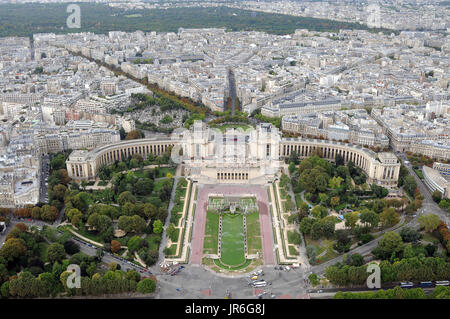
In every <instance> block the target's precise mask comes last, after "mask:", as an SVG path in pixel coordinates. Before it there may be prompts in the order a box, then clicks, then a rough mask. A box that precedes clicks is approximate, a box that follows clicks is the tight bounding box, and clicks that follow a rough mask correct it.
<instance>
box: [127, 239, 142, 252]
mask: <svg viewBox="0 0 450 319" xmlns="http://www.w3.org/2000/svg"><path fill="white" fill-rule="evenodd" d="M142 240H143V239H142V238H141V237H139V236H133V237H131V238H130V239H129V240H128V242H127V247H128V249H129V250H130V251H131V252H135V251H136V250H138V249H139V247H140V245H141V243H142Z"/></svg>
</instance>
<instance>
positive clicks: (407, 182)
mask: <svg viewBox="0 0 450 319" xmlns="http://www.w3.org/2000/svg"><path fill="white" fill-rule="evenodd" d="M416 188H417V182H416V180H415V179H414V177H413V176H411V175H408V176H406V177H405V178H403V189H404V190H405V191H406V192H407V193H408V194H409V195H411V196H414V191H415V190H416Z"/></svg>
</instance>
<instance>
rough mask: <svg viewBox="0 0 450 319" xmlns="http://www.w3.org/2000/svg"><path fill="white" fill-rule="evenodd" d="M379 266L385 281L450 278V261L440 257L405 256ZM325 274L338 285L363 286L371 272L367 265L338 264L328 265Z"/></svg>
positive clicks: (382, 278)
mask: <svg viewBox="0 0 450 319" xmlns="http://www.w3.org/2000/svg"><path fill="white" fill-rule="evenodd" d="M379 266H380V269H381V281H382V282H384V283H390V282H400V281H413V282H418V281H429V280H431V281H434V280H447V279H448V278H450V277H449V276H450V263H447V262H446V261H445V259H444V258H440V257H412V258H404V259H401V260H399V261H396V262H394V263H391V262H389V261H387V260H385V261H382V262H381V263H380V265H379ZM325 276H326V278H327V279H328V280H329V281H330V283H332V284H333V285H336V286H340V287H344V286H362V285H364V284H365V283H366V280H367V277H368V276H369V273H368V272H367V265H363V266H352V265H347V264H336V265H333V266H330V267H327V269H326V271H325Z"/></svg>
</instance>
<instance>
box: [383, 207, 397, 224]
mask: <svg viewBox="0 0 450 319" xmlns="http://www.w3.org/2000/svg"><path fill="white" fill-rule="evenodd" d="M399 220H400V216H399V215H398V214H397V212H396V211H395V208H393V207H389V208H385V209H383V212H382V213H381V214H380V221H381V223H382V224H383V225H384V226H385V227H390V226H394V225H395V224H397V223H398V222H399Z"/></svg>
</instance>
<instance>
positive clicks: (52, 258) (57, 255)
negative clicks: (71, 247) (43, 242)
mask: <svg viewBox="0 0 450 319" xmlns="http://www.w3.org/2000/svg"><path fill="white" fill-rule="evenodd" d="M64 257H66V251H65V249H64V246H63V245H61V244H59V243H53V244H50V246H48V249H47V259H48V261H49V262H50V263H52V264H53V263H54V262H56V261H58V262H61V261H62V260H63V259H64Z"/></svg>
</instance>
